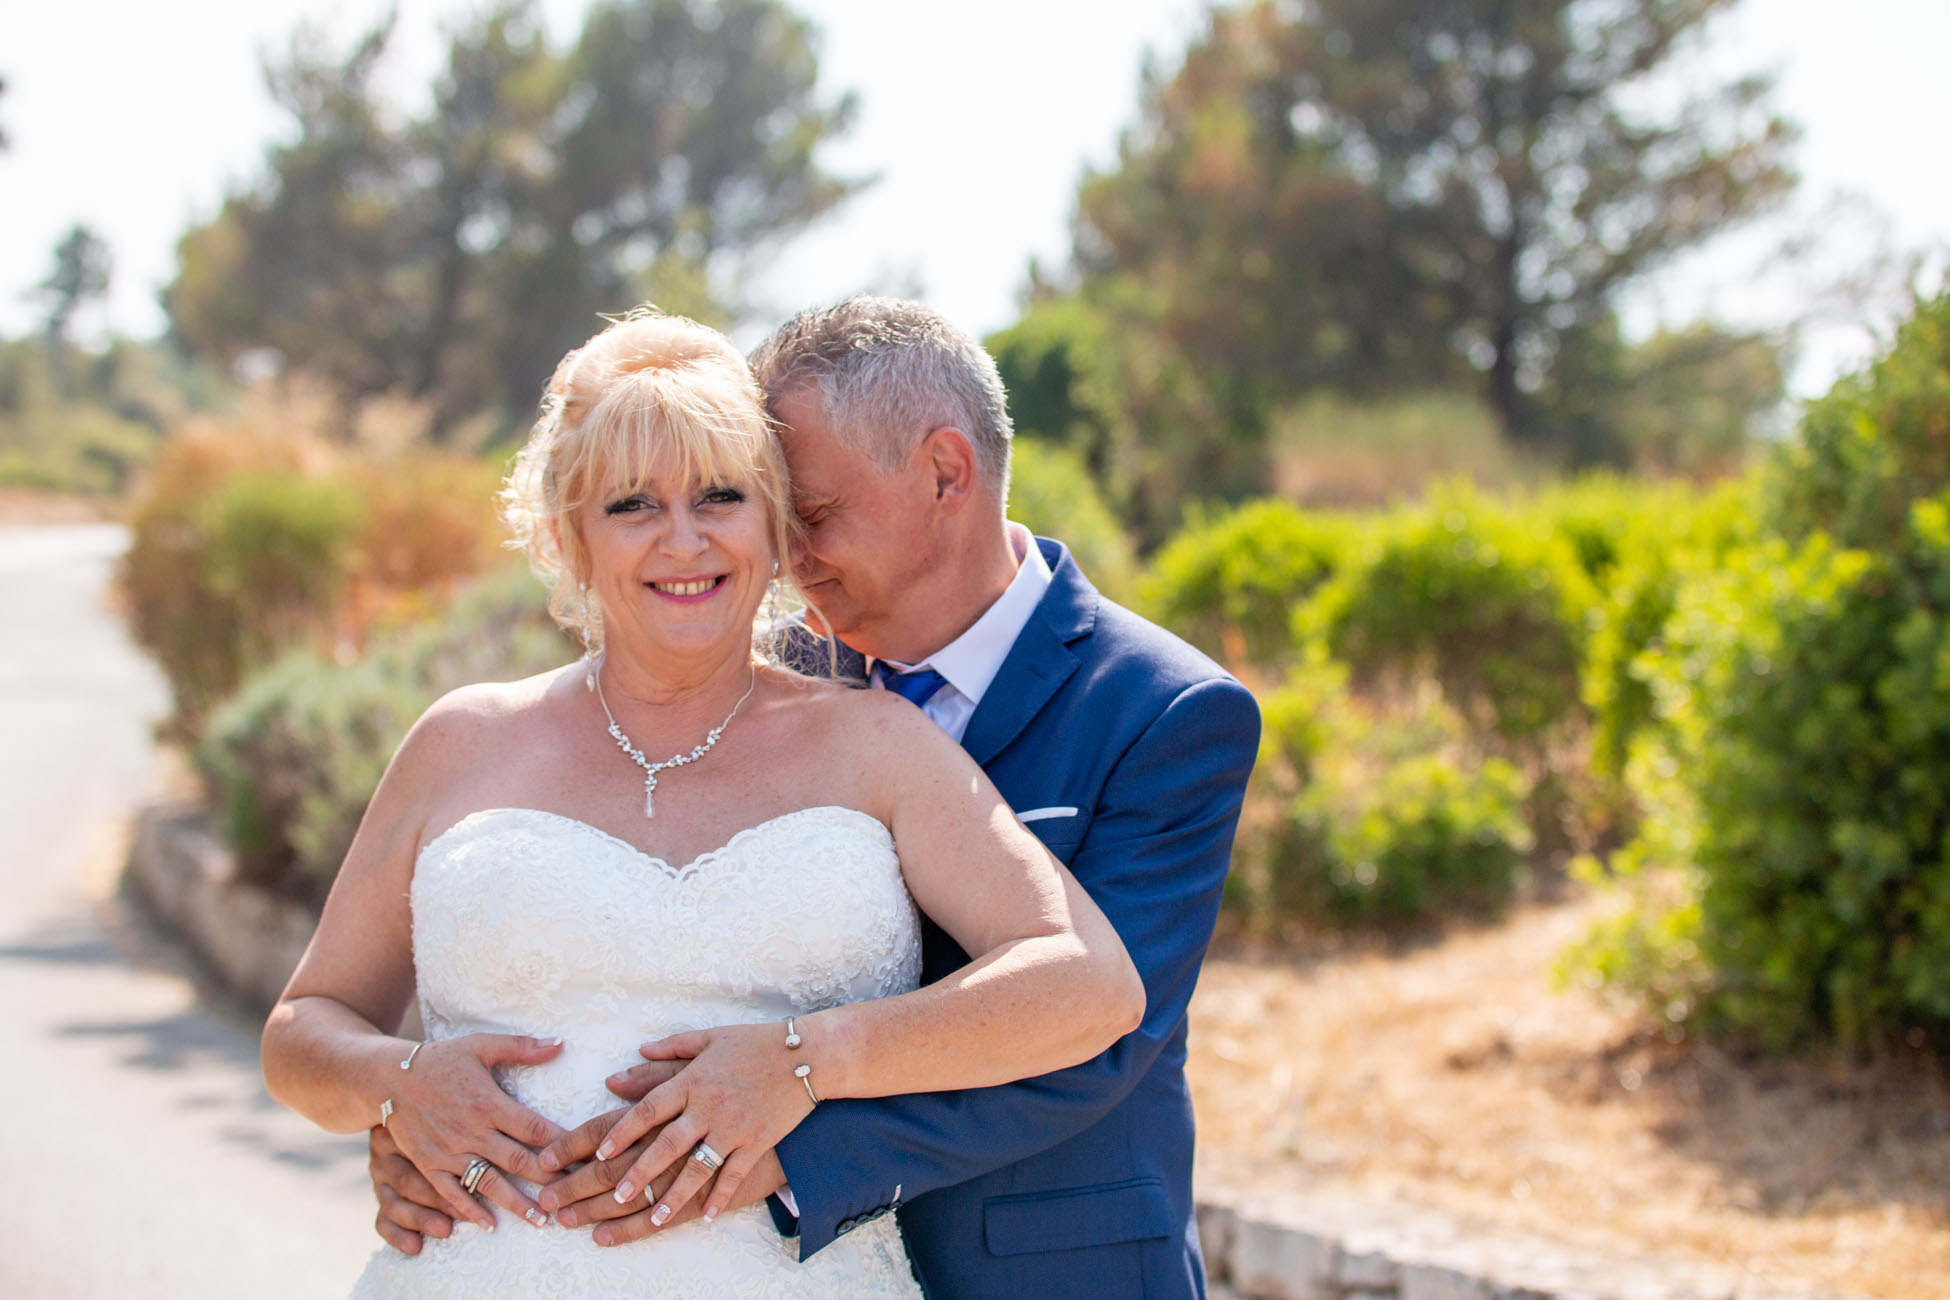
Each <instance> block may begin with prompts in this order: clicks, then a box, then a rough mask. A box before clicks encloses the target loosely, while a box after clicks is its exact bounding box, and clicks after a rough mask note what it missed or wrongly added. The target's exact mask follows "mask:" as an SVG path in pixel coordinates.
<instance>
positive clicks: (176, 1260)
mask: <svg viewBox="0 0 1950 1300" xmlns="http://www.w3.org/2000/svg"><path fill="white" fill-rule="evenodd" d="M125 545H126V534H125V533H124V532H123V531H122V530H121V529H119V528H117V527H114V526H110V525H82V526H64V527H50V528H34V529H0V1043H4V1045H5V1046H4V1048H0V1143H4V1146H5V1150H6V1155H7V1161H6V1163H7V1165H8V1167H9V1170H10V1173H9V1176H7V1177H6V1178H4V1179H0V1296H4V1297H6V1298H7V1300H68V1298H70V1297H87V1298H89V1300H94V1298H96V1297H148V1296H156V1297H174V1296H183V1297H195V1298H197V1300H222V1298H224V1297H231V1296H237V1297H244V1296H250V1297H263V1296H278V1297H292V1298H293V1300H303V1298H304V1297H311V1296H319V1297H325V1296H343V1295H344V1294H345V1292H346V1291H347V1290H348V1289H349V1288H350V1286H351V1282H352V1279H353V1278H354V1277H355V1276H356V1275H357V1273H358V1270H359V1266H360V1263H361V1261H362V1260H363V1259H364V1258H365V1256H366V1254H367V1253H369V1251H370V1250H371V1249H372V1248H373V1246H374V1244H375V1243H376V1242H377V1240H378V1239H377V1238H376V1237H374V1236H372V1234H371V1228H370V1215H371V1210H370V1209H369V1208H368V1207H369V1204H370V1202H369V1199H368V1197H367V1193H366V1191H365V1179H364V1164H365V1162H364V1150H365V1146H364V1143H363V1141H358V1140H353V1139H346V1138H334V1137H329V1136H327V1135H324V1134H321V1133H319V1132H318V1131H317V1130H316V1129H314V1128H312V1127H311V1125H309V1124H307V1123H306V1122H305V1121H303V1120H301V1119H299V1118H297V1117H296V1116H294V1115H291V1114H289V1113H288V1112H286V1111H284V1110H282V1109H280V1108H279V1107H278V1106H277V1105H276V1104H274V1103H273V1102H272V1101H271V1100H270V1098H269V1097H267V1096H266V1095H265V1093H264V1087H263V1084H262V1082H261V1081H260V1079H259V1077H258V1071H257V1026H256V1025H255V1024H254V1023H252V1022H251V1021H250V1020H249V1019H247V1018H245V1017H243V1016H240V1015H238V1014H237V1013H235V1012H234V1011H229V1010H226V1009H225V1008H223V1007H222V1006H220V1005H217V1004H214V1003H212V1002H209V1001H206V1000H202V999H200V998H199V996H198V994H197V991H196V988H195V986H194V984H193V983H192V982H191V980H190V979H188V978H187V977H186V975H185V972H184V968H183V967H182V965H181V963H180V959H177V958H176V957H175V956H174V955H173V954H172V952H171V951H170V949H169V948H168V945H166V944H164V943H162V942H160V941H159V940H157V938H156V937H155V936H154V935H153V934H149V933H146V932H145V931H144V930H143V929H142V927H141V926H139V925H137V924H133V923H132V922H131V920H130V918H129V916H128V915H127V913H126V911H125V909H124V908H122V907H121V906H120V905H119V904H118V903H117V901H116V900H115V899H114V898H113V896H112V895H113V892H114V887H115V877H116V873H117V871H118V870H119V867H120V862H121V857H120V850H121V848H122V845H123V843H124V839H123V837H124V835H125V833H126V831H125V827H126V822H127V816H128V813H129V811H130V809H131V808H133V807H134V806H135V805H136V804H137V803H138V802H139V801H140V800H141V799H142V798H143V797H144V795H145V793H147V792H148V791H149V789H150V783H151V780H152V773H153V770H154V768H153V763H152V756H151V749H150V745H149V734H150V727H151V726H152V725H153V722H154V720H155V719H157V718H159V717H161V716H162V714H163V713H164V711H165V709H166V707H167V697H166V692H165V688H164V686H163V684H162V681H161V679H160V677H159V676H158V675H157V673H156V672H155V670H154V669H153V667H151V666H150V665H149V664H148V662H147V661H146V660H144V659H143V658H142V657H141V656H140V655H139V654H138V653H137V652H136V651H135V650H134V649H133V648H132V647H131V645H130V644H129V642H128V639H127V637H126V635H125V634H124V633H123V631H122V629H121V625H120V623H119V622H118V620H117V619H116V618H115V616H114V615H113V614H112V612H111V611H110V609H109V605H108V601H109V595H108V580H109V575H110V572H111V569H112V566H113V562H114V557H115V556H116V555H117V554H119V553H120V551H121V549H122V548H123V547H124V546H125Z"/></svg>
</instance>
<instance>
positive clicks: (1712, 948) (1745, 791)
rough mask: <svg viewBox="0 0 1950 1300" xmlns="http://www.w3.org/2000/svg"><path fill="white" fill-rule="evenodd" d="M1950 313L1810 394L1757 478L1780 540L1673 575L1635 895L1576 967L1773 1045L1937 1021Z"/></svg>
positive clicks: (1940, 1013) (1945, 1012) (1946, 792)
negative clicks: (1657, 895)
mask: <svg viewBox="0 0 1950 1300" xmlns="http://www.w3.org/2000/svg"><path fill="white" fill-rule="evenodd" d="M1946 323H1950V296H1946V297H1945V298H1943V299H1939V300H1938V301H1936V302H1935V303H1931V304H1926V305H1925V306H1923V307H1921V308H1919V311H1918V316H1917V319H1916V320H1915V321H1912V322H1911V323H1910V324H1909V325H1907V326H1905V327H1904V329H1903V330H1902V331H1901V333H1900V334H1899V335H1898V338H1897V342H1896V345H1895V349H1894V351H1893V352H1892V353H1891V354H1890V355H1889V356H1888V357H1885V358H1884V359H1883V360H1881V361H1879V362H1878V363H1877V364H1876V365H1875V366H1874V367H1873V368H1872V369H1871V370H1870V371H1869V372H1868V373H1866V374H1864V375H1862V376H1858V377H1855V378H1851V379H1849V380H1845V381H1843V382H1842V383H1840V384H1838V385H1837V386H1836V388H1835V390H1834V392H1833V393H1831V394H1830V396H1829V397H1828V398H1827V399H1825V400H1824V401H1823V402H1822V403H1820V404H1819V405H1818V407H1817V409H1816V411H1815V412H1813V413H1811V415H1810V418H1809V422H1808V426H1807V429H1806V430H1805V432H1804V436H1803V439H1802V441H1801V442H1800V443H1798V444H1797V445H1796V446H1795V447H1794V448H1791V449H1790V450H1788V451H1787V452H1785V453H1784V454H1783V455H1782V456H1781V457H1780V459H1779V461H1778V463H1777V464H1776V465H1775V466H1774V467H1773V468H1772V470H1771V471H1770V473H1769V476H1768V478H1767V480H1766V483H1765V498H1766V500H1767V502H1768V503H1769V504H1768V508H1767V514H1766V522H1767V523H1768V524H1769V525H1771V527H1772V528H1773V529H1774V530H1776V533H1777V535H1775V536H1771V537H1766V538H1764V539H1763V540H1762V541H1761V542H1760V543H1759V544H1757V545H1755V546H1753V547H1750V548H1747V549H1744V550H1741V551H1738V552H1736V553H1734V554H1733V555H1731V556H1729V557H1728V559H1727V561H1726V563H1725V564H1724V566H1722V567H1721V568H1720V569H1718V570H1716V571H1709V572H1705V573H1696V574H1689V575H1684V576H1682V578H1681V580H1680V581H1679V583H1678V589H1677V593H1676V596H1675V598H1674V600H1673V608H1672V613H1671V616H1670V617H1669V618H1668V619H1667V620H1666V622H1665V625H1664V627H1663V628H1662V630H1661V633H1660V636H1659V638H1658V639H1657V641H1656V642H1655V643H1654V644H1653V645H1652V646H1651V647H1650V648H1648V649H1647V650H1646V651H1644V652H1643V653H1642V654H1641V655H1640V656H1639V657H1638V662H1639V664H1640V665H1641V666H1642V670H1643V673H1644V676H1645V680H1646V683H1647V685H1648V686H1649V688H1650V691H1651V699H1652V703H1653V706H1654V709H1655V711H1656V714H1657V718H1658V725H1657V727H1656V728H1653V729H1650V730H1647V731H1644V732H1642V733H1641V734H1640V735H1639V736H1638V738H1637V739H1636V740H1634V741H1633V742H1632V745H1631V750H1632V757H1631V760H1630V762H1629V764H1628V767H1627V771H1628V775H1629V778H1630V780H1631V782H1632V785H1633V788H1634V790H1635V792H1636V793H1638V794H1639V795H1640V797H1641V800H1642V802H1643V803H1644V805H1645V807H1646V814H1645V817H1644V819H1643V823H1642V827H1641V831H1640V834H1639V837H1638V839H1637V841H1636V842H1635V843H1633V844H1632V845H1630V846H1628V848H1627V850H1626V851H1625V852H1624V853H1623V854H1621V855H1619V856H1618V857H1617V858H1616V859H1615V862H1616V863H1617V864H1618V866H1619V870H1620V874H1621V875H1623V876H1624V877H1625V878H1626V879H1627V881H1628V883H1630V884H1631V885H1632V886H1633V888H1634V889H1635V891H1638V892H1637V893H1635V895H1634V898H1635V905H1634V910H1633V912H1631V913H1628V914H1626V915H1625V916H1623V917H1621V919H1620V920H1619V921H1617V922H1615V923H1614V924H1613V927H1612V931H1611V932H1610V933H1609V935H1601V936H1599V937H1598V938H1597V939H1596V940H1594V941H1593V942H1592V943H1590V944H1588V945H1587V948H1586V951H1585V952H1584V954H1583V955H1582V961H1583V967H1584V969H1585V970H1586V971H1587V973H1590V974H1592V975H1594V976H1595V977H1597V978H1601V979H1604V978H1609V979H1611V980H1613V981H1614V982H1615V983H1618V984H1624V985H1626V986H1627V991H1629V992H1636V993H1638V994H1640V995H1641V996H1644V997H1646V998H1648V999H1650V1000H1655V1005H1656V1000H1658V999H1674V1000H1677V1001H1682V1002H1683V1001H1684V999H1683V998H1677V997H1676V995H1675V994H1674V992H1673V990H1674V989H1676V988H1677V989H1693V990H1696V1001H1697V1002H1698V1004H1699V1010H1700V1011H1701V1012H1702V1013H1704V1014H1703V1019H1704V1021H1705V1023H1706V1024H1708V1025H1710V1026H1716V1027H1718V1026H1724V1027H1727V1028H1731V1029H1734V1030H1738V1031H1741V1032H1743V1033H1746V1034H1750V1035H1752V1036H1754V1037H1757V1038H1758V1039H1760V1040H1761V1041H1762V1042H1764V1043H1766V1044H1768V1045H1770V1046H1773V1047H1776V1048H1786V1047H1795V1046H1803V1045H1822V1044H1831V1043H1839V1044H1841V1045H1843V1046H1846V1047H1852V1048H1863V1047H1872V1046H1875V1045H1877V1044H1879V1043H1882V1042H1884V1041H1887V1040H1888V1039H1889V1038H1890V1037H1891V1036H1892V1035H1895V1034H1898V1033H1901V1032H1904V1031H1907V1030H1910V1029H1923V1030H1925V1031H1933V1032H1943V1031H1946V1030H1950V378H1946V377H1950V329H1946V328H1945V325H1946ZM1655 878H1664V879H1667V880H1670V879H1678V880H1679V881H1681V882H1682V883H1683V885H1684V886H1685V888H1684V889H1683V890H1681V891H1677V892H1669V893H1668V896H1667V897H1665V898H1664V899H1663V900H1656V899H1651V898H1649V897H1647V896H1646V891H1645V889H1644V883H1643V882H1645V881H1646V880H1649V879H1655ZM1654 940H1659V941H1657V942H1655V941H1654ZM1702 972H1703V973H1702ZM1669 1018H1670V1017H1669Z"/></svg>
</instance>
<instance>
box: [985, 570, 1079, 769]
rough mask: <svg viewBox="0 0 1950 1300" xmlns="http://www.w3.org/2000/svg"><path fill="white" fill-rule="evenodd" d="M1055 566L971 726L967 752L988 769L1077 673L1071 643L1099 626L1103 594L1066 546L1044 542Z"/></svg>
mask: <svg viewBox="0 0 1950 1300" xmlns="http://www.w3.org/2000/svg"><path fill="white" fill-rule="evenodd" d="M1037 545H1039V546H1041V547H1042V548H1043V555H1044V558H1046V559H1047V560H1048V561H1049V564H1050V584H1049V590H1048V591H1047V592H1045V593H1044V594H1043V599H1042V602H1041V603H1040V604H1038V605H1037V606H1036V612H1035V613H1034V614H1032V615H1030V617H1029V621H1028V622H1027V623H1025V624H1023V628H1022V631H1021V633H1020V634H1018V635H1017V637H1016V643H1015V644H1014V645H1013V646H1011V647H1010V648H1009V655H1008V657H1007V658H1006V659H1004V660H1003V661H1002V670H1001V671H1000V672H998V673H996V675H995V680H994V681H992V682H990V683H989V688H988V690H987V691H985V692H983V694H982V702H981V704H980V705H978V706H977V707H976V709H975V716H974V717H972V718H970V719H969V720H968V730H967V731H966V732H965V733H963V735H962V741H961V743H962V748H963V749H966V750H967V751H968V754H969V757H971V758H973V759H974V760H975V761H976V762H977V763H982V764H986V763H988V762H989V760H991V759H993V758H994V757H995V756H996V755H997V754H999V753H1001V752H1002V750H1003V747H1004V746H1006V745H1008V743H1009V742H1010V741H1012V740H1014V739H1015V738H1016V737H1017V736H1019V735H1021V734H1022V729H1023V728H1024V727H1027V726H1028V725H1029V723H1030V720H1031V719H1033V718H1034V717H1035V716H1036V715H1037V714H1038V713H1039V712H1041V711H1042V708H1043V706H1044V705H1045V704H1047V703H1049V700H1050V697H1051V696H1052V695H1055V694H1056V691H1057V688H1058V687H1060V686H1061V685H1063V683H1064V682H1065V681H1067V680H1069V677H1070V674H1072V673H1074V672H1076V670H1077V666H1078V660H1077V657H1076V655H1075V653H1073V652H1072V651H1071V649H1070V643H1071V642H1073V641H1076V640H1077V639H1079V638H1080V637H1084V636H1088V635H1089V633H1090V630H1091V628H1092V627H1093V626H1094V625H1095V624H1096V621H1097V601H1098V599H1099V597H1098V595H1097V589H1096V588H1094V587H1092V586H1091V585H1090V582H1089V580H1088V579H1086V578H1085V577H1084V576H1083V573H1082V571H1081V570H1079V569H1078V568H1077V566H1076V563H1075V562H1074V561H1073V560H1071V559H1070V553H1069V551H1068V550H1067V549H1065V547H1064V546H1063V544H1062V543H1061V542H1053V541H1050V540H1048V539H1046V538H1038V539H1037Z"/></svg>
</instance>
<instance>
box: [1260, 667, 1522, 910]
mask: <svg viewBox="0 0 1950 1300" xmlns="http://www.w3.org/2000/svg"><path fill="white" fill-rule="evenodd" d="M1344 685H1345V670H1344V669H1343V668H1341V667H1340V666H1339V665H1336V664H1333V663H1330V662H1324V661H1319V660H1316V661H1313V662H1310V663H1308V664H1306V665H1305V666H1303V667H1302V668H1301V669H1300V670H1299V671H1297V672H1296V673H1295V674H1294V676H1292V677H1291V678H1289V680H1288V681H1287V683H1286V684H1285V685H1284V686H1282V687H1281V688H1280V689H1279V690H1277V691H1274V692H1272V693H1270V694H1269V695H1267V696H1266V698H1265V699H1264V700H1263V701H1262V718H1263V723H1264V725H1263V729H1262V732H1261V741H1260V761H1259V766H1258V767H1257V769H1256V770H1255V771H1254V773H1253V780H1252V784H1251V787H1250V788H1249V790H1248V795H1247V807H1246V811H1245V813H1244V815H1243V817H1242V820H1241V829H1240V835H1239V852H1238V854H1237V855H1236V856H1237V863H1238V865H1237V867H1236V869H1235V873H1234V877H1233V878H1232V880H1231V881H1229V882H1228V886H1229V891H1230V892H1229V896H1228V903H1229V906H1231V908H1232V909H1233V910H1234V911H1235V912H1236V913H1239V914H1241V915H1243V916H1244V917H1245V918H1246V919H1247V921H1248V922H1249V923H1253V924H1256V925H1258V926H1260V927H1261V928H1277V927H1278V926H1279V924H1281V923H1282V922H1300V923H1302V924H1305V925H1309V926H1323V927H1330V928H1332V927H1345V926H1366V925H1379V926H1393V925H1399V924H1402V923H1404V922H1408V921H1412V920H1415V919H1418V918H1424V917H1427V916H1431V915H1437V914H1449V913H1455V912H1484V911H1490V910H1494V909H1495V908H1496V907H1497V906H1498V905H1500V904H1501V903H1502V902H1503V901H1504V900H1506V899H1507V898H1508V897H1509V896H1510V894H1511V891H1512V890H1513V889H1514V888H1515V887H1516V884H1517V882H1518V881H1519V880H1520V878H1521V876H1522V872H1523V869H1524V867H1525V864H1526V861H1527V855H1528V853H1529V852H1530V849H1531V847H1532V844H1533V839H1532V836H1531V833H1530V831H1529V829H1528V828H1527V827H1526V826H1525V824H1524V820H1523V806H1524V796H1525V788H1524V781H1523V778H1522V776H1521V775H1520V774H1519V773H1518V771H1517V769H1516V768H1515V767H1514V766H1512V765H1511V764H1509V763H1507V762H1504V761H1502V760H1500V759H1489V760H1487V761H1483V760H1480V759H1477V758H1475V757H1473V756H1472V754H1471V751H1470V748H1469V746H1468V745H1467V744H1466V743H1465V740H1466V737H1465V728H1464V725H1463V722H1462V719H1461V718H1460V717H1459V716H1458V715H1457V714H1456V713H1455V712H1454V711H1453V710H1452V709H1450V708H1449V707H1448V706H1447V705H1445V704H1444V703H1443V702H1442V701H1441V699H1440V697H1439V695H1438V694H1437V693H1436V692H1434V691H1433V690H1426V691H1422V692H1420V693H1419V695H1418V698H1417V705H1416V707H1414V708H1411V709H1408V710H1397V711H1394V712H1391V713H1390V714H1389V715H1387V716H1386V717H1376V716H1374V715H1373V714H1372V713H1371V712H1369V711H1368V710H1366V709H1364V708H1363V707H1362V706H1361V705H1360V703H1359V702H1358V701H1356V700H1354V699H1351V698H1350V697H1349V696H1348V695H1347V693H1346V691H1345V689H1344Z"/></svg>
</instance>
